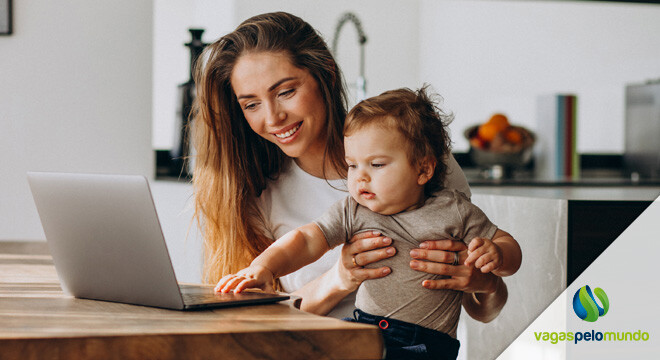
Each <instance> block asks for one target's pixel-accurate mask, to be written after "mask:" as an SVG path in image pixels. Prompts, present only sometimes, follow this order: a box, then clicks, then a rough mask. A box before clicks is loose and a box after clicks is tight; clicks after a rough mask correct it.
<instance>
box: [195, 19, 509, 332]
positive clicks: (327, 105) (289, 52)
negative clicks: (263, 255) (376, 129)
mask: <svg viewBox="0 0 660 360" xmlns="http://www.w3.org/2000/svg"><path fill="white" fill-rule="evenodd" d="M200 59H201V60H200V62H199V63H198V64H197V66H196V70H195V80H196V88H197V99H196V103H195V107H194V121H193V143H194V146H195V150H196V156H195V169H194V175H193V184H194V189H195V196H196V198H195V216H196V218H197V219H198V222H199V224H200V226H201V228H202V232H203V234H204V239H205V254H204V257H205V261H204V276H205V280H206V281H207V282H209V283H216V282H217V281H218V280H219V279H220V278H221V277H222V276H223V275H225V274H229V273H235V272H236V271H238V270H239V269H242V268H244V267H246V266H247V265H248V264H249V263H250V261H251V260H252V259H254V257H256V256H257V255H258V254H259V253H260V252H261V251H263V250H264V249H265V248H266V247H267V246H268V245H269V244H270V243H271V242H272V241H273V240H274V239H277V238H279V237H280V236H282V235H283V234H284V233H286V232H287V231H289V230H291V229H293V228H295V227H297V226H300V225H302V224H305V223H308V222H310V221H312V220H314V219H315V218H316V217H317V216H319V215H320V214H322V213H323V211H325V210H326V209H327V208H328V207H329V206H330V205H331V204H332V203H334V202H335V201H337V200H339V199H341V198H343V197H345V196H346V192H344V191H342V188H345V185H344V183H343V180H342V179H344V178H345V176H346V165H345V162H344V153H343V146H342V141H343V136H342V129H343V124H344V118H345V116H346V107H347V105H346V94H345V90H344V84H343V81H342V78H341V73H340V71H339V68H338V66H337V64H336V62H335V60H334V58H333V57H332V55H331V54H330V52H329V51H328V48H327V46H326V44H325V42H324V41H323V39H322V38H321V37H320V36H319V35H318V34H317V33H316V31H315V30H314V29H313V28H312V27H311V26H310V25H309V24H307V23H306V22H304V21H303V20H301V19H300V18H298V17H296V16H293V15H291V14H287V13H270V14H263V15H258V16H255V17H252V18H250V19H248V20H246V21H245V22H243V23H242V24H241V25H239V27H238V28H237V29H236V30H235V31H234V32H232V33H230V34H228V35H226V36H224V37H222V38H220V39H219V40H218V41H216V42H215V43H213V44H211V45H209V46H208V47H207V48H206V49H205V51H204V53H203V55H202V56H201V57H200ZM447 162H448V165H449V168H450V170H449V171H450V172H451V174H452V175H450V176H449V177H448V180H447V183H446V186H447V187H450V188H456V189H459V190H461V191H464V192H466V193H467V194H468V195H469V187H468V185H467V181H466V180H465V176H464V175H463V173H462V171H461V170H460V167H459V166H458V165H457V164H456V161H455V160H454V159H453V157H450V158H449V159H447ZM428 240H429V241H426V242H425V243H423V244H422V248H420V249H416V250H413V251H412V252H411V254H410V256H411V257H412V258H413V260H412V261H411V267H412V268H413V269H415V270H418V271H424V272H428V273H433V274H441V275H447V276H450V278H447V279H443V280H436V281H434V282H432V283H431V284H430V285H429V286H428V287H429V288H431V289H440V288H450V289H455V290H463V291H466V292H470V293H472V295H471V296H464V300H463V304H464V307H465V309H466V311H467V312H468V313H469V314H470V315H471V316H472V317H473V318H475V319H477V320H480V321H490V320H491V319H493V318H494V317H495V316H497V314H498V313H499V311H500V310H501V308H502V306H504V303H505V302H506V297H507V293H506V286H505V285H504V283H503V282H502V280H501V279H500V278H498V277H495V276H493V275H490V274H481V273H478V272H477V271H475V270H474V269H473V268H468V267H466V266H463V265H456V264H458V263H461V264H462V261H464V260H465V258H466V251H465V246H464V245H462V244H461V243H459V242H452V241H450V240H434V239H428ZM394 254H395V249H394V247H392V246H391V239H389V238H387V237H384V236H381V235H380V234H379V233H376V232H372V233H363V234H360V235H359V236H356V237H354V238H353V239H352V240H351V242H350V243H349V244H346V245H344V246H343V247H339V248H337V249H335V251H333V252H329V253H327V254H326V255H325V256H324V257H323V258H321V259H319V260H318V261H317V262H315V263H313V264H311V265H310V266H308V267H305V268H303V269H301V270H299V271H297V272H296V273H293V274H290V275H288V276H286V277H283V278H282V279H280V281H281V286H282V289H283V290H284V291H287V292H291V293H293V294H294V295H299V296H301V297H302V298H303V301H302V304H301V308H302V309H303V310H305V311H309V312H313V313H316V314H321V315H325V314H329V315H331V316H337V317H344V316H349V315H350V312H351V311H352V307H353V301H354V299H353V295H352V293H353V292H354V291H355V290H356V289H357V287H358V285H359V284H360V283H361V282H362V281H364V280H368V279H375V278H379V277H382V276H387V274H389V271H390V269H388V268H384V267H381V268H377V269H365V268H363V266H364V265H366V264H370V263H374V262H376V261H379V260H381V259H384V258H387V257H389V256H393V255H394ZM407 255H408V254H400V255H399V256H407ZM452 263H454V265H451V264H452ZM421 286H422V285H421V284H420V287H421Z"/></svg>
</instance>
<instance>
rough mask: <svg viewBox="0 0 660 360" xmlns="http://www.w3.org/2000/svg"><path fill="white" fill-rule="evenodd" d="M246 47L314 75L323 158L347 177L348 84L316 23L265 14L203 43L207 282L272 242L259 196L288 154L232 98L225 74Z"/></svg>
mask: <svg viewBox="0 0 660 360" xmlns="http://www.w3.org/2000/svg"><path fill="white" fill-rule="evenodd" d="M248 51H250V52H261V51H265V52H277V53H284V54H287V55H288V56H289V57H290V59H291V62H292V64H294V65H295V66H296V67H299V68H302V69H306V70H308V71H309V72H310V73H311V75H312V76H313V77H314V79H316V81H317V82H318V85H319V88H320V90H321V94H322V97H323V100H324V102H325V104H324V105H325V110H326V134H327V140H326V147H325V152H324V157H323V159H322V161H323V162H324V163H325V162H326V161H327V164H329V165H330V166H332V168H334V169H335V170H336V171H338V172H339V173H340V174H341V175H343V176H345V163H344V152H343V146H342V141H343V136H342V131H343V126H344V120H345V117H346V106H347V105H346V92H345V87H344V83H343V80H342V77H341V73H340V71H339V68H338V66H337V64H336V62H335V60H334V58H333V57H332V54H331V53H330V51H329V50H328V47H327V45H326V44H325V42H324V41H323V39H322V38H321V36H320V35H319V34H318V33H317V32H316V31H315V30H314V28H312V27H311V26H310V25H309V24H308V23H306V22H305V21H303V20H302V19H300V18H299V17H296V16H294V15H291V14H288V13H284V12H277V13H269V14H262V15H257V16H254V17H252V18H250V19H248V20H246V21H244V22H243V23H242V24H240V25H239V26H238V28H236V30H234V31H233V32H232V33H229V34H227V35H225V36H223V37H221V38H220V39H219V40H217V41H216V42H214V43H213V44H211V45H209V46H207V47H206V49H205V50H204V52H203V53H202V55H201V56H200V57H199V61H198V63H197V64H196V66H195V84H196V91H197V96H196V100H195V103H194V105H193V113H192V117H193V119H192V129H191V134H192V142H193V145H194V148H195V155H194V172H193V188H194V192H195V214H194V217H195V219H196V220H197V223H198V225H199V226H200V229H201V232H202V234H203V236H204V244H205V246H204V268H203V276H204V280H205V281H206V282H209V283H215V282H217V281H218V280H219V279H220V278H221V277H222V276H224V275H226V274H229V273H235V272H236V271H238V270H240V269H242V268H244V267H246V266H247V265H249V263H250V262H251V261H252V260H253V259H254V258H255V257H256V256H257V255H258V254H260V253H261V252H262V251H263V250H264V249H265V248H266V247H268V245H270V244H271V243H272V241H273V239H271V238H270V237H269V236H268V235H267V234H264V233H263V229H264V223H265V222H264V219H263V218H262V215H261V213H260V211H259V209H258V208H257V201H256V199H257V198H258V197H259V196H260V195H261V193H262V192H263V190H264V189H266V187H267V185H268V181H269V180H275V179H277V177H278V175H279V174H280V172H281V171H282V169H283V166H284V165H285V163H286V162H287V160H288V159H289V158H288V157H287V156H286V155H285V154H284V153H283V152H282V151H281V150H280V149H279V148H278V147H277V146H276V145H274V144H272V143H270V142H269V141H267V140H266V139H264V138H262V137H261V136H259V135H257V134H256V133H254V132H253V131H252V129H250V127H249V126H248V123H247V121H246V120H245V118H244V116H243V112H242V111H241V108H240V107H239V105H238V102H237V101H236V95H235V94H234V92H233V90H232V86H231V83H230V77H231V73H232V71H233V68H234V65H235V64H236V62H237V60H238V59H239V58H240V56H241V55H242V54H244V53H246V52H248ZM324 168H325V166H324Z"/></svg>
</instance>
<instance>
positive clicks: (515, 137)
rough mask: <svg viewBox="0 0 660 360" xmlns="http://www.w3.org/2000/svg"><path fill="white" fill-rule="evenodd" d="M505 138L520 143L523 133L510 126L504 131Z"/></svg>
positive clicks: (512, 142) (510, 141) (513, 142)
mask: <svg viewBox="0 0 660 360" xmlns="http://www.w3.org/2000/svg"><path fill="white" fill-rule="evenodd" d="M504 138H505V139H506V141H507V142H509V143H511V144H520V143H521V142H522V134H521V133H520V131H518V130H516V129H515V128H509V129H508V130H507V131H506V132H505V133H504Z"/></svg>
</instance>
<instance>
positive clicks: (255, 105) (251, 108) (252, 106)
mask: <svg viewBox="0 0 660 360" xmlns="http://www.w3.org/2000/svg"><path fill="white" fill-rule="evenodd" d="M256 107H257V104H256V103H249V104H245V105H243V110H254V108H256Z"/></svg>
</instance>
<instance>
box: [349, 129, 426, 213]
mask: <svg viewBox="0 0 660 360" xmlns="http://www.w3.org/2000/svg"><path fill="white" fill-rule="evenodd" d="M344 150H345V152H346V163H347V164H348V191H349V192H350V194H351V196H352V197H353V198H354V199H355V200H356V201H357V202H358V203H359V204H361V205H363V206H366V207H368V208H369V209H370V210H371V211H374V212H377V213H380V214H383V215H391V214H396V213H399V212H402V211H404V210H408V209H411V208H414V207H416V206H417V205H418V204H420V202H421V201H423V198H424V185H423V183H422V184H420V176H419V175H420V170H419V168H418V166H413V165H412V164H411V163H410V160H409V158H408V153H407V146H406V139H405V138H404V137H403V135H401V134H400V133H399V132H398V131H396V130H394V129H387V128H383V127H379V126H376V125H367V126H365V127H363V128H362V129H359V130H357V131H355V132H353V134H351V135H350V136H345V137H344Z"/></svg>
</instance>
